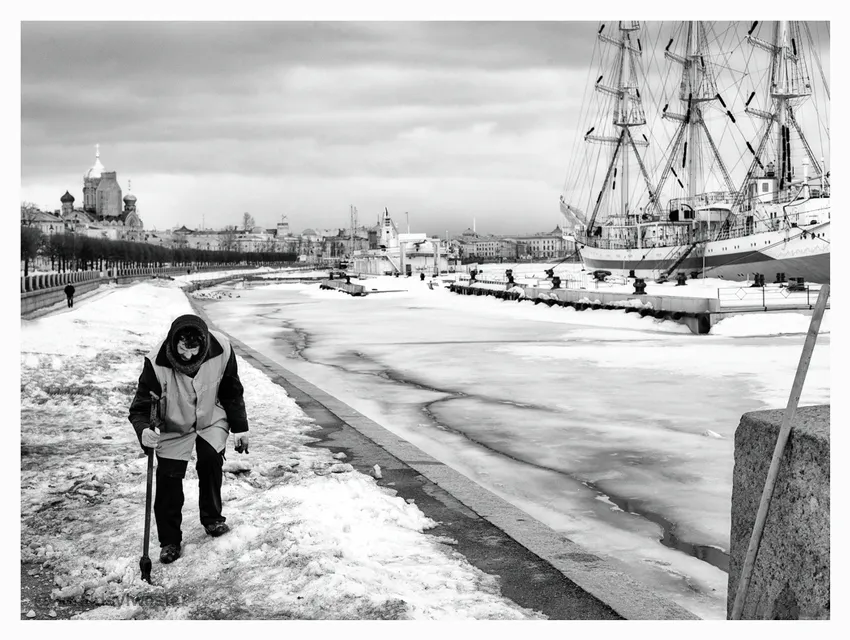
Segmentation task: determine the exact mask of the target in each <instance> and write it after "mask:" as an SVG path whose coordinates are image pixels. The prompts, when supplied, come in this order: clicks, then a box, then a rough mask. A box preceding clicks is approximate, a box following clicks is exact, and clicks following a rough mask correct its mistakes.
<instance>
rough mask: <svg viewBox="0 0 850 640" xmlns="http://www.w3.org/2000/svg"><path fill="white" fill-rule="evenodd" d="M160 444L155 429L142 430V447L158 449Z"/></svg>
mask: <svg viewBox="0 0 850 640" xmlns="http://www.w3.org/2000/svg"><path fill="white" fill-rule="evenodd" d="M158 444H159V434H158V433H157V432H156V431H154V430H153V429H143V430H142V446H143V447H145V448H146V449H156V446H157V445H158Z"/></svg>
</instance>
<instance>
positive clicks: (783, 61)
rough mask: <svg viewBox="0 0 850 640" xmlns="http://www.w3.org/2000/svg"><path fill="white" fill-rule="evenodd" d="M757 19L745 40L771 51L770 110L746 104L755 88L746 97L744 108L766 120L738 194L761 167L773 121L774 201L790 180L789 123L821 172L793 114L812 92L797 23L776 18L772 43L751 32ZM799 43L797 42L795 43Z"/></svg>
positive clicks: (785, 189) (744, 190)
mask: <svg viewBox="0 0 850 640" xmlns="http://www.w3.org/2000/svg"><path fill="white" fill-rule="evenodd" d="M756 26H758V22H754V23H753V25H752V26H751V27H750V30H749V32H748V33H747V40H748V41H749V42H750V43H751V44H752V45H754V46H756V47H759V48H761V49H764V50H765V51H767V52H769V53H770V54H771V64H770V87H769V92H768V95H769V99H770V101H771V103H772V109H771V111H770V112H765V111H761V110H759V109H756V108H752V107H750V106H749V103H750V100H752V98H753V96H754V95H755V92H753V95H751V96H750V98H749V99H748V100H747V108H746V109H745V111H746V112H747V113H748V114H750V115H753V116H757V117H759V118H762V119H763V120H766V121H767V127H766V128H765V131H764V135H763V136H762V139H761V141H760V143H759V146H758V152H755V153H754V155H755V157H754V159H753V163H752V164H751V165H750V169H749V171H748V172H747V178H746V180H745V181H744V185H743V186H742V188H741V190H740V192H739V197H744V194H745V193H746V188H747V184H748V183H749V181H750V178H752V175H753V173H754V172H755V168H756V165H758V166H760V167H762V168H763V165H762V163H761V160H760V157H759V156H760V155H761V152H762V151H763V150H764V148H765V146H766V143H767V141H768V140H769V138H770V135H771V131H772V129H773V125H774V123H775V124H776V125H777V127H776V132H775V134H774V135H775V136H776V137H775V141H776V152H775V157H776V165H777V176H778V177H779V188H778V190H777V193H776V195H775V200H776V201H777V202H778V201H780V200H782V198H783V195H782V194H783V192H785V191H787V189H788V188H789V186H790V184H791V180H792V169H791V167H792V164H791V136H790V131H791V128H790V127H791V126H793V127H794V128H795V129H796V131H797V133H798V134H799V136H800V140H801V142H802V144H803V146H804V148H805V150H806V153H807V154H808V156H809V162H810V163H811V164H812V166H814V167H816V169H817V171H818V174H819V175H823V168H822V167H821V164H820V162H818V160H817V158H816V157H815V155H814V153H813V152H812V150H811V148H810V147H809V144H808V142H807V141H806V138H805V136H804V135H803V131H802V129H801V128H800V126H799V124H798V122H797V120H796V118H795V117H794V108H796V106H797V105H799V104H800V103H801V102H803V101H804V100H805V99H806V98H808V97H809V96H811V94H812V83H811V79H810V78H809V70H808V65H807V64H806V60H805V57H804V52H803V49H802V46H801V45H802V41H801V39H800V27H799V23H797V22H792V21H788V20H780V21H778V22H777V23H776V25H775V27H774V33H773V43H772V44H771V43H769V42H765V41H764V40H761V39H759V38H757V37H755V36H754V35H753V31H755V28H756ZM798 43H799V44H798Z"/></svg>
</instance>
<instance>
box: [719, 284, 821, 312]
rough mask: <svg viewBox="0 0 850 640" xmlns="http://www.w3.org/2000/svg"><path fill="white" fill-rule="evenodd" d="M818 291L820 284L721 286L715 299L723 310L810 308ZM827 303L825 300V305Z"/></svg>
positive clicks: (815, 299) (816, 297)
mask: <svg viewBox="0 0 850 640" xmlns="http://www.w3.org/2000/svg"><path fill="white" fill-rule="evenodd" d="M819 292H820V285H793V284H792V285H788V286H781V285H773V286H765V287H753V286H741V287H723V288H720V289H718V290H717V300H718V302H719V304H720V308H721V309H723V310H729V309H750V310H754V309H763V310H765V311H767V310H770V309H774V310H776V309H811V308H813V307H814V305H815V302H816V301H817V299H818V293H819ZM830 297H831V296H830ZM829 304H830V301H829V300H827V307H829Z"/></svg>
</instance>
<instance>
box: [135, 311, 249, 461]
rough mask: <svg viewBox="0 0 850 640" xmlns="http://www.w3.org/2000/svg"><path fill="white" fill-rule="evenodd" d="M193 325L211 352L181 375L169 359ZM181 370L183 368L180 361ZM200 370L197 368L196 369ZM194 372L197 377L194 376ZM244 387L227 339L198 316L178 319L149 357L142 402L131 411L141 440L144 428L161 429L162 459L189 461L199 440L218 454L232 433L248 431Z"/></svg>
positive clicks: (141, 389) (138, 396)
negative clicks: (182, 332)
mask: <svg viewBox="0 0 850 640" xmlns="http://www.w3.org/2000/svg"><path fill="white" fill-rule="evenodd" d="M187 326H193V327H195V328H196V329H198V330H199V331H201V332H202V333H203V334H204V336H205V339H206V344H205V347H206V349H205V352H204V351H202V353H201V354H199V358H200V359H201V360H202V361H201V362H200V366H197V363H195V366H194V367H192V368H191V370H190V374H187V373H183V372H181V371H179V370H178V369H177V368H175V366H174V364H175V363H174V362H173V361H172V359H171V358H169V355H168V352H169V344H170V343H171V349H172V350H173V349H174V348H175V346H176V345H175V344H173V341H174V338H175V335H176V333H177V332H178V331H179V330H180V329H183V328H185V327H187ZM177 366H180V365H179V363H178V364H177ZM195 367H197V368H196V369H195ZM192 373H193V375H191V374H192ZM242 393H243V390H242V385H241V383H240V381H239V376H238V373H237V370H236V358H235V355H234V353H233V348H232V347H231V345H230V342H229V341H228V340H227V338H226V337H225V336H224V335H223V334H221V333H219V332H217V331H210V330H209V329H207V326H206V323H204V321H203V320H202V319H201V318H199V317H198V316H192V315H186V316H181V317H180V318H177V320H175V321H174V323H173V324H172V326H171V330H170V331H169V332H168V336H167V337H166V338H165V340H163V341H162V342H161V343H160V344H159V345H157V346H156V348H154V349H153V350H152V351H151V352H150V353H149V354H148V355H147V356H146V358H145V367H144V370H143V372H142V375H141V377H140V378H139V388H138V390H137V392H136V398H135V399H134V401H133V404H132V405H131V407H130V421H131V422H132V423H133V426H134V427H135V429H136V432H137V435H138V436H139V439H140V442H141V433H142V430H143V429H145V428H148V427H149V426H151V424H153V426H155V427H157V428H159V429H160V439H159V445H158V446H157V448H156V453H157V455H158V456H159V457H161V458H169V459H173V460H189V459H190V457H191V455H192V450H193V449H194V445H195V438H197V437H200V438H203V439H204V440H205V441H206V442H207V443H208V444H210V446H212V447H213V448H214V449H215V450H216V451H219V452H220V451H223V450H224V448H225V445H226V443H227V436H228V433H230V431H231V430H232V431H234V433H239V432H243V431H247V430H248V422H247V419H246V415H245V403H244V400H243V397H242Z"/></svg>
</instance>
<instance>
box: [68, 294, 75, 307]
mask: <svg viewBox="0 0 850 640" xmlns="http://www.w3.org/2000/svg"><path fill="white" fill-rule="evenodd" d="M68 306H69V307H73V306H74V296H68Z"/></svg>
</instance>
